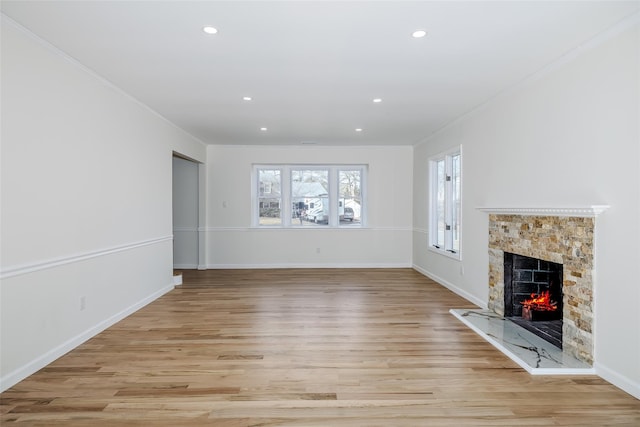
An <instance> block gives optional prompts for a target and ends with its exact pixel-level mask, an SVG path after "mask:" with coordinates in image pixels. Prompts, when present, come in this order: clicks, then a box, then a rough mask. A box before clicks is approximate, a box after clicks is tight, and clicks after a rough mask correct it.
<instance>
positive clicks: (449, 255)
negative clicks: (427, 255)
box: [429, 245, 462, 261]
mask: <svg viewBox="0 0 640 427" xmlns="http://www.w3.org/2000/svg"><path fill="white" fill-rule="evenodd" d="M429 251H431V252H433V253H435V254H440V255H442V256H445V257H447V258H451V259H453V260H456V261H462V256H461V254H460V252H455V253H453V252H448V251H445V250H443V249H437V248H434V247H433V246H431V245H429Z"/></svg>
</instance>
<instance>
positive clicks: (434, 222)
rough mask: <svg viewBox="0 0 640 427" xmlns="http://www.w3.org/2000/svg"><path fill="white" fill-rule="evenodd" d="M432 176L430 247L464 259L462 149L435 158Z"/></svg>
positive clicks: (430, 167)
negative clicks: (461, 232)
mask: <svg viewBox="0 0 640 427" xmlns="http://www.w3.org/2000/svg"><path fill="white" fill-rule="evenodd" d="M429 176H430V180H431V186H430V188H431V191H430V209H429V247H430V248H431V249H433V250H435V251H439V252H441V253H443V254H446V255H448V256H451V257H454V258H457V259H460V211H461V185H462V151H461V148H460V147H457V148H456V149H454V150H450V151H448V152H446V153H443V154H440V155H438V156H435V157H433V158H431V159H430V161H429Z"/></svg>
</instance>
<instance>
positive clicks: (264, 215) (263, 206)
mask: <svg viewBox="0 0 640 427" xmlns="http://www.w3.org/2000/svg"><path fill="white" fill-rule="evenodd" d="M281 176H282V172H281V171H280V170H279V169H259V170H258V193H259V194H258V217H259V222H258V223H259V224H260V225H281V224H282V212H281V209H280V208H281V206H282V193H281V185H280V184H281Z"/></svg>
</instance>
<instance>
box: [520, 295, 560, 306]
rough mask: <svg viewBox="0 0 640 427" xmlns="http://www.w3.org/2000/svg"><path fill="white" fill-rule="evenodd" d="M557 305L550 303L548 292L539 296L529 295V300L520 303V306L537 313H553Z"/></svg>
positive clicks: (553, 302)
mask: <svg viewBox="0 0 640 427" xmlns="http://www.w3.org/2000/svg"><path fill="white" fill-rule="evenodd" d="M557 304H558V303H557V302H555V301H551V296H550V295H549V291H544V292H543V293H541V294H531V299H528V300H524V301H522V305H523V306H524V307H527V308H528V309H530V310H537V311H555V310H557V309H558V305H557Z"/></svg>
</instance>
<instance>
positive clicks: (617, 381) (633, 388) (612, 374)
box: [593, 363, 640, 400]
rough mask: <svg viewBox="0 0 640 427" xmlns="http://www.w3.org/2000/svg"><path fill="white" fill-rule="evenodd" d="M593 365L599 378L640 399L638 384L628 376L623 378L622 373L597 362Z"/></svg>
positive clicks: (639, 385) (639, 386)
mask: <svg viewBox="0 0 640 427" xmlns="http://www.w3.org/2000/svg"><path fill="white" fill-rule="evenodd" d="M593 367H594V368H595V369H596V375H598V376H599V377H600V378H602V379H603V380H606V381H608V382H610V383H611V384H613V385H614V386H616V387H618V388H619V389H621V390H624V391H626V392H627V393H629V394H630V395H631V396H633V397H635V398H636V399H638V400H640V384H638V383H635V382H633V381H631V380H630V379H628V378H625V377H624V376H623V375H620V374H619V373H618V372H616V371H614V370H613V369H611V368H608V367H606V366H603V365H601V364H599V363H594V364H593Z"/></svg>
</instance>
